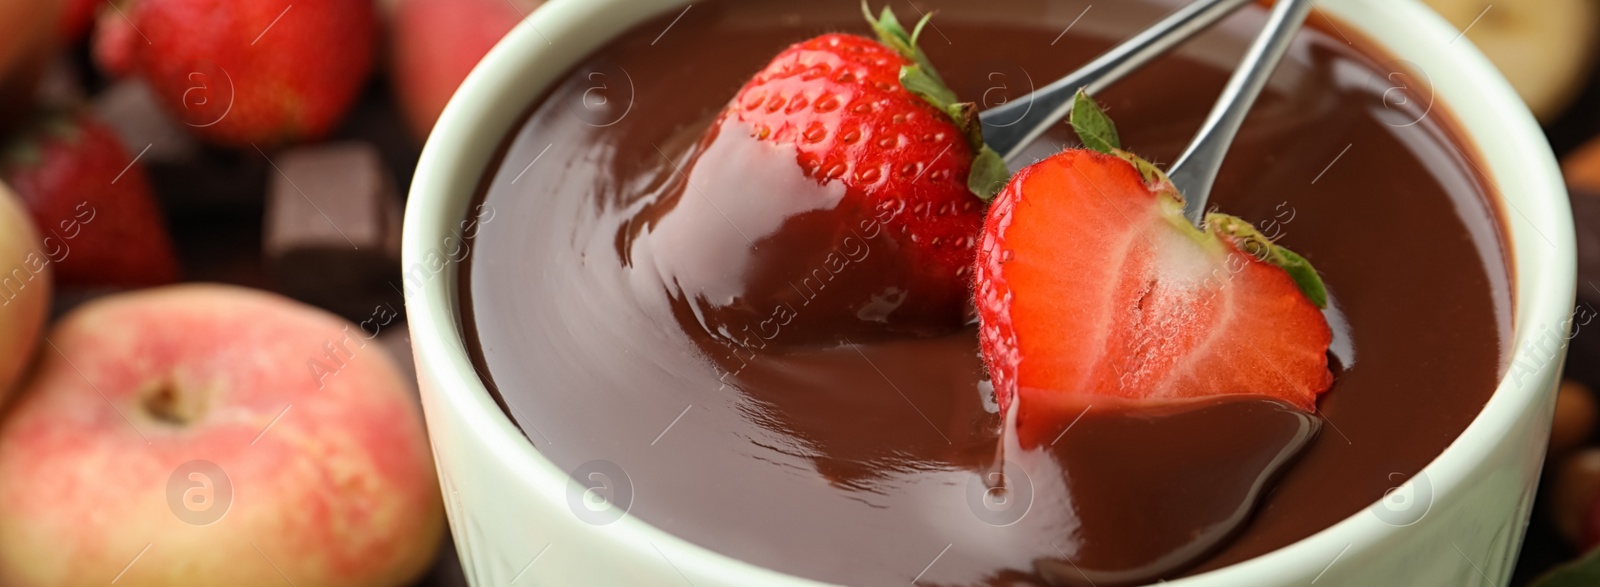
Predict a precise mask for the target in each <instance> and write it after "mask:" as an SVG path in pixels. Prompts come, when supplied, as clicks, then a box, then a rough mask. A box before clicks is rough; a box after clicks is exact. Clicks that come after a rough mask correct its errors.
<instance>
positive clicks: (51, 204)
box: [0, 116, 178, 287]
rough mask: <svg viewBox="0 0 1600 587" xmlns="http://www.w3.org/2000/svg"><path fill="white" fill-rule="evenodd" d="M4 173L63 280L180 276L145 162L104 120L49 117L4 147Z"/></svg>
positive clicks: (113, 282)
mask: <svg viewBox="0 0 1600 587" xmlns="http://www.w3.org/2000/svg"><path fill="white" fill-rule="evenodd" d="M0 176H3V177H4V179H5V180H6V182H7V183H10V184H11V187H12V188H14V189H15V190H16V191H17V194H18V195H19V196H20V197H21V199H22V201H23V203H24V204H26V205H27V207H28V212H29V214H30V215H32V216H33V220H34V223H35V225H37V226H38V228H39V233H40V235H41V236H42V237H43V242H42V243H40V244H39V252H40V253H41V254H42V255H44V256H45V257H47V258H48V259H49V260H50V263H51V265H52V266H53V268H54V270H55V277H56V281H57V282H58V283H60V284H62V285H84V286H117V287H137V286H147V285H160V284H166V283H172V282H174V281H177V280H178V263H177V260H176V258H175V257H174V256H173V249H172V239H171V237H170V236H168V234H167V230H166V225H165V223H164V222H163V221H162V218H161V211H160V209H159V207H158V206H157V205H156V202H155V198H154V196H153V195H152V191H151V189H150V184H149V182H148V180H147V179H146V178H145V174H144V169H142V168H141V167H140V166H139V165H138V164H136V163H135V162H134V156H133V155H132V154H130V153H128V151H127V150H126V149H124V148H123V146H122V143H121V142H120V141H118V139H117V136H116V135H115V134H114V133H113V131H112V130H111V129H110V128H109V127H107V126H106V125H104V124H102V123H100V122H97V121H95V120H93V119H91V118H88V117H87V116H79V117H76V118H64V117H58V118H51V119H49V120H48V121H46V122H43V123H40V124H39V125H38V126H37V127H36V128H35V129H34V130H33V131H32V132H31V133H28V135H27V136H26V137H24V138H22V139H21V140H20V141H19V142H17V143H15V144H13V145H12V146H10V147H9V148H8V149H6V151H5V154H4V157H3V159H0Z"/></svg>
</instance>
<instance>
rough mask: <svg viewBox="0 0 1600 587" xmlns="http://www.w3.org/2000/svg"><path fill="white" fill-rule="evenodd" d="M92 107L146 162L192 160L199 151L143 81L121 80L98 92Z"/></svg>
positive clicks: (130, 151) (126, 145) (128, 146)
mask: <svg viewBox="0 0 1600 587" xmlns="http://www.w3.org/2000/svg"><path fill="white" fill-rule="evenodd" d="M89 109H90V110H91V111H92V112H93V113H94V116H95V118H98V119H100V120H102V121H104V122H105V123H106V124H108V125H110V126H111V128H112V129H113V130H115V131H116V133H117V137H118V138H120V139H122V145H123V146H124V147H127V149H128V152H129V153H134V154H141V153H142V156H141V157H140V158H139V160H140V161H142V162H144V163H145V164H146V165H150V164H153V163H167V162H182V161H188V160H191V159H193V158H194V157H195V154H196V153H197V152H199V144H198V143H196V142H195V141H194V139H192V138H190V137H189V133H188V132H187V130H186V129H184V127H183V124H182V123H179V122H177V121H175V120H173V119H172V117H171V116H169V115H167V112H166V111H165V110H162V109H161V104H160V103H159V102H157V101H156V96H155V94H154V93H152V92H151V91H150V86H148V85H145V83H144V82H143V81H140V80H137V79H127V80H122V81H119V82H117V83H116V84H114V85H112V86H111V87H109V88H106V89H105V91H104V92H101V93H100V95H98V96H95V99H94V102H93V103H92V104H91V105H90V107H89ZM147 149H148V150H147Z"/></svg>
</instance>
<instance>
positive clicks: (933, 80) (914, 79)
mask: <svg viewBox="0 0 1600 587" xmlns="http://www.w3.org/2000/svg"><path fill="white" fill-rule="evenodd" d="M900 85H902V86H905V88H906V89H907V90H910V91H911V93H913V94H916V95H918V96H921V97H922V99H923V100H927V101H928V103H929V104H933V107H934V108H938V109H940V110H943V111H945V113H947V114H948V113H949V112H950V111H949V108H950V106H951V105H954V104H956V93H955V92H953V91H951V90H950V88H949V86H946V85H944V81H943V80H940V79H939V76H938V75H937V74H933V73H929V70H928V69H926V68H924V67H922V66H921V65H907V66H905V67H902V68H900Z"/></svg>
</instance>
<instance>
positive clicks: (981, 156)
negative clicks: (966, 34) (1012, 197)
mask: <svg viewBox="0 0 1600 587" xmlns="http://www.w3.org/2000/svg"><path fill="white" fill-rule="evenodd" d="M861 13H862V14H863V15H865V16H866V18H867V23H868V24H870V25H872V31H873V32H874V33H876V34H877V36H878V42H880V43H883V45H884V46H885V47H888V48H890V49H892V50H894V51H895V52H896V53H899V54H900V55H901V56H903V57H905V58H906V59H908V60H910V61H911V64H910V65H906V66H904V67H901V68H900V85H901V86H903V87H905V89H906V91H909V92H911V93H912V94H915V95H916V96H918V97H920V98H922V99H923V100H924V101H926V102H927V103H929V104H932V105H933V107H934V108H937V109H938V110H939V111H940V112H943V113H945V115H946V116H949V117H950V120H951V121H953V122H955V124H956V128H957V129H959V130H960V131H961V134H962V135H963V136H965V137H966V139H967V146H969V147H971V148H972V155H973V157H972V169H971V170H970V171H968V172H967V188H968V189H969V190H971V191H972V194H973V195H975V196H977V197H978V199H981V200H983V201H985V202H987V201H989V200H990V199H992V198H994V195H995V194H997V193H1000V189H1001V188H1003V187H1005V184H1006V182H1007V181H1009V180H1010V179H1011V172H1010V171H1009V170H1008V169H1006V164H1005V161H1004V160H1003V159H1001V158H1000V155H999V154H998V153H995V152H994V150H993V149H990V148H989V146H988V145H987V144H985V143H984V142H983V125H982V124H980V123H979V121H978V106H977V105H976V104H973V103H972V102H962V101H960V98H958V97H957V96H956V93H955V92H954V91H952V90H951V89H950V86H948V85H946V84H945V83H944V78H941V77H939V72H938V71H937V70H935V69H934V68H933V63H932V62H930V61H928V55H927V54H926V53H923V52H922V49H921V48H920V47H918V46H917V38H919V37H921V36H922V29H923V28H924V27H926V26H928V23H929V22H930V21H931V20H932V19H933V15H932V14H928V15H924V16H923V17H922V20H919V21H917V26H916V28H915V29H913V30H911V31H906V27H905V26H904V25H902V24H900V19H899V18H896V17H895V15H894V11H893V10H891V9H889V7H887V6H885V7H884V8H883V12H882V13H881V14H880V15H879V16H878V17H876V18H874V17H873V16H872V9H871V8H870V7H868V6H867V2H866V0H862V2H861Z"/></svg>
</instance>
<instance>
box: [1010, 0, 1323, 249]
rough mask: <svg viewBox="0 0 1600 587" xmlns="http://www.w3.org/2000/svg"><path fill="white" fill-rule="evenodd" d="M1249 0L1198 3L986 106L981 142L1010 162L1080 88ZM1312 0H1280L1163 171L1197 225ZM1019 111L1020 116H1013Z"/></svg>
mask: <svg viewBox="0 0 1600 587" xmlns="http://www.w3.org/2000/svg"><path fill="white" fill-rule="evenodd" d="M1249 1H1250V0H1196V1H1195V2H1193V3H1191V4H1189V5H1187V6H1185V7H1183V8H1182V9H1179V10H1178V11H1177V12H1174V13H1172V14H1171V15H1169V16H1167V17H1166V18H1164V19H1162V20H1161V21H1159V22H1157V23H1156V24H1154V25H1152V26H1151V27H1150V28H1148V29H1145V30H1144V31H1142V32H1140V33H1139V34H1137V35H1134V37H1133V38H1131V39H1128V40H1127V41H1124V42H1123V43H1122V44H1120V45H1117V46H1116V47H1113V48H1112V49H1111V50H1110V51H1107V52H1106V53H1105V54H1103V55H1101V56H1099V57H1097V58H1095V59H1094V60H1093V61H1090V62H1089V63H1088V64H1087V65H1084V66H1083V67H1081V68H1079V69H1078V70H1077V71H1074V72H1072V73H1071V74H1068V75H1067V76H1066V77H1063V78H1061V79H1060V80H1057V81H1055V82H1054V83H1051V84H1050V85H1048V86H1045V87H1044V88H1041V89H1039V90H1038V91H1036V92H1033V93H1031V94H1028V95H1026V96H1023V97H1021V98H1018V99H1016V100H1013V101H1011V102H1008V103H1006V104H1003V105H1001V106H999V107H996V108H991V109H989V110H985V111H984V112H983V113H982V114H980V115H979V120H980V121H981V122H982V124H983V136H984V141H985V142H986V143H988V144H989V147H990V148H992V149H994V150H995V151H996V152H998V153H1000V156H1001V157H1003V158H1005V159H1007V160H1008V161H1009V160H1010V159H1012V158H1014V157H1016V155H1017V154H1018V153H1020V152H1021V151H1022V149H1023V148H1024V147H1026V146H1027V145H1028V144H1029V143H1031V142H1033V141H1034V140H1035V139H1037V138H1039V135H1041V134H1043V133H1044V131H1045V129H1047V128H1048V127H1050V126H1051V125H1053V124H1056V123H1057V122H1060V121H1061V119H1062V118H1065V117H1066V116H1067V114H1068V113H1069V112H1070V111H1071V109H1072V98H1073V95H1074V94H1076V93H1077V90H1078V89H1079V88H1084V89H1085V90H1086V91H1088V93H1090V94H1094V93H1095V92H1097V91H1099V90H1101V89H1104V88H1105V87H1106V86H1109V85H1111V84H1112V83H1114V82H1116V81H1117V80H1119V79H1121V78H1122V77H1123V76H1124V75H1126V74H1127V73H1129V72H1131V71H1133V70H1135V69H1138V68H1139V67H1140V66H1143V65H1144V64H1146V63H1148V62H1150V61H1151V60H1152V59H1154V58H1156V57H1158V56H1160V55H1162V54H1163V53H1165V52H1167V51H1168V50H1170V49H1172V48H1173V47H1174V46H1176V45H1177V44H1178V43H1181V42H1183V41H1185V40H1187V39H1188V38H1189V37H1192V36H1194V35H1195V34H1196V33H1198V32H1200V31H1202V30H1205V28H1206V27H1209V26H1210V25H1211V24H1213V23H1215V22H1217V21H1218V20H1221V19H1222V17H1224V16H1227V15H1228V14H1230V13H1232V12H1233V11H1234V10H1237V9H1238V8H1240V7H1241V6H1244V5H1245V4H1246V3H1248V2H1249ZM1311 7H1312V0H1278V2H1277V3H1276V4H1274V6H1273V7H1272V12H1271V14H1270V15H1269V16H1268V19H1267V26H1266V28H1265V29H1263V30H1262V31H1261V34H1260V35H1259V36H1257V37H1256V39H1255V41H1254V42H1252V43H1251V45H1250V48H1249V49H1248V50H1247V51H1246V52H1245V56H1244V59H1243V61H1241V62H1240V64H1239V68H1238V69H1236V70H1234V73H1233V76H1232V77H1230V78H1229V79H1228V83H1227V85H1226V86H1224V87H1223V88H1222V95H1221V96H1220V97H1219V98H1218V99H1217V103H1216V105H1215V106H1213V107H1212V109H1211V113H1210V114H1209V115H1207V116H1206V120H1205V123H1204V124H1203V125H1201V127H1200V132H1199V134H1197V135H1196V136H1195V138H1194V140H1193V141H1192V142H1190V143H1189V146H1188V148H1186V149H1185V150H1184V153H1183V155H1181V156H1179V157H1178V161H1177V162H1176V163H1173V164H1172V166H1171V168H1170V169H1169V170H1168V173H1167V175H1168V177H1170V178H1171V179H1172V183H1173V185H1175V186H1177V188H1178V191H1180V192H1182V193H1183V195H1184V207H1183V212H1184V216H1185V217H1187V218H1188V219H1189V221H1190V222H1192V223H1194V224H1195V225H1197V226H1198V225H1199V224H1200V221H1201V218H1202V216H1204V214H1205V206H1206V200H1207V199H1208V198H1209V197H1210V195H1211V186H1212V184H1213V183H1215V181H1216V178H1217V171H1218V170H1219V169H1221V168H1222V160H1223V157H1224V156H1225V155H1226V154H1227V152H1228V147H1229V146H1230V145H1231V144H1232V143H1233V139H1234V137H1235V136H1236V135H1237V134H1238V132H1239V125H1240V124H1242V123H1243V122H1244V117H1245V114H1246V113H1248V112H1249V111H1250V106H1251V105H1253V104H1254V103H1255V100H1256V98H1257V97H1258V96H1260V95H1261V90H1262V88H1264V87H1266V83H1267V79H1268V78H1269V77H1271V75H1272V70H1273V69H1274V68H1276V67H1277V65H1278V61H1279V60H1280V59H1281V58H1282V57H1283V54H1284V53H1285V52H1287V51H1288V49H1289V42H1290V40H1291V39H1292V38H1293V37H1294V33H1295V32H1296V31H1297V30H1299V28H1300V25H1301V24H1302V23H1304V22H1305V19H1306V16H1307V15H1308V14H1309V13H1310V12H1311ZM1018 110H1021V111H1022V113H1021V114H1018V112H1017V111H1018Z"/></svg>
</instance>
